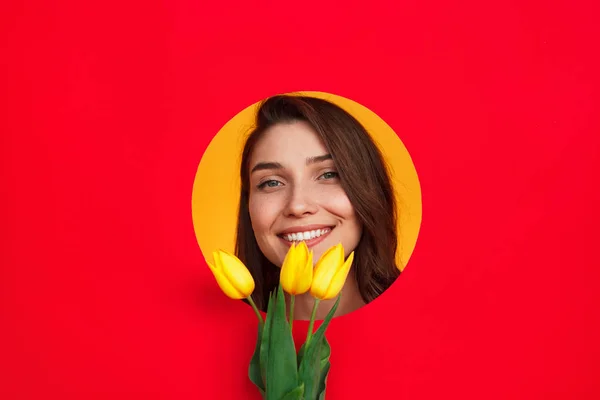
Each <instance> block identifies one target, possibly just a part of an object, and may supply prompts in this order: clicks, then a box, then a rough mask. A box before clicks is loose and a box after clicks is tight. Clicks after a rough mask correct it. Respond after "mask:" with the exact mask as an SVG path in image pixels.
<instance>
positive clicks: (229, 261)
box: [219, 250, 254, 298]
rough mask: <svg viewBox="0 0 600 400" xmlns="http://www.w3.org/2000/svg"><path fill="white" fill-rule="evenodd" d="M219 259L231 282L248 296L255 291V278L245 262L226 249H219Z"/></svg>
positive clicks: (224, 272)
mask: <svg viewBox="0 0 600 400" xmlns="http://www.w3.org/2000/svg"><path fill="white" fill-rule="evenodd" d="M219 260H220V261H221V263H222V271H223V274H224V275H225V276H226V277H227V279H228V280H229V282H231V284H232V285H233V286H235V288H236V289H237V290H238V291H239V292H240V293H242V294H244V295H245V296H244V297H243V298H246V297H248V296H250V295H251V294H252V292H253V291H254V279H253V278H252V274H250V271H248V268H246V266H245V265H244V263H243V262H242V261H241V260H240V259H239V258H237V257H236V256H234V255H233V254H230V253H228V252H226V251H223V250H219Z"/></svg>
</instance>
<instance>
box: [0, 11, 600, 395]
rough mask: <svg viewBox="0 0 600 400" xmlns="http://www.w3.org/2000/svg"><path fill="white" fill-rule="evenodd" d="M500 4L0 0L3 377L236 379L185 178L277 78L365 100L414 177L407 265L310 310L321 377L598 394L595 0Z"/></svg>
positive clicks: (214, 391)
mask: <svg viewBox="0 0 600 400" xmlns="http://www.w3.org/2000/svg"><path fill="white" fill-rule="evenodd" d="M498 3H499V4H488V2H480V1H471V2H465V1H460V2H456V1H453V2H449V1H448V2H444V1H431V0H430V1H419V2H417V1H404V2H397V1H389V2H383V1H378V0H371V1H364V2H363V1H354V2H352V1H345V2H329V3H327V4H325V3H320V2H317V1H307V2H301V3H297V2H275V1H252V2H250V1H247V2H242V1H238V2H224V1H221V2H213V3H208V2H204V1H169V2H122V1H119V2H110V1H109V2H97V3H96V4H89V3H88V2H69V3H67V2H62V1H59V2H38V3H33V2H11V4H3V5H2V9H3V11H2V13H1V15H2V16H1V17H0V18H1V24H0V30H1V33H2V43H3V45H2V64H1V65H2V69H3V73H2V78H1V82H2V86H1V89H0V93H2V94H1V96H2V99H3V100H2V107H1V111H0V113H1V114H0V115H1V119H0V121H1V122H0V124H1V126H0V129H1V131H2V135H1V138H2V142H1V149H0V156H1V158H0V162H1V165H2V169H1V171H2V175H1V176H2V182H1V183H2V195H1V208H0V210H1V211H0V213H1V223H0V224H1V228H0V232H1V234H2V238H1V239H2V240H1V243H2V245H1V249H2V251H1V255H0V257H1V260H0V262H1V269H0V271H1V275H0V299H1V321H0V322H1V333H0V334H1V335H2V337H3V338H2V341H1V342H0V343H1V344H0V359H1V360H2V361H1V362H0V365H1V366H2V369H3V371H2V372H1V373H0V398H2V399H5V400H14V399H54V398H57V399H58V398H60V399H63V400H67V399H90V400H92V399H112V400H114V399H121V398H122V399H258V398H259V396H258V393H257V391H256V390H255V388H254V387H253V386H252V384H251V383H250V382H249V380H248V379H247V375H246V374H247V365H248V361H249V358H250V356H251V353H252V351H253V345H254V340H255V336H254V335H255V328H256V322H255V317H254V315H253V314H252V312H251V311H250V309H249V308H247V306H246V305H244V304H242V303H239V302H234V301H232V300H229V299H227V298H225V296H223V295H222V294H221V293H220V292H219V290H218V288H217V286H216V284H215V282H214V280H213V278H212V276H211V275H210V272H209V270H208V269H207V267H206V265H205V264H204V261H203V259H202V255H201V253H200V250H199V248H198V245H197V243H196V239H195V236H194V230H193V227H192V219H191V206H190V202H191V190H192V183H193V180H194V176H195V173H196V168H197V166H198V163H199V161H200V158H201V156H202V153H203V150H204V149H205V148H206V146H207V145H208V143H209V141H210V140H211V137H212V136H213V135H214V134H215V133H216V132H217V131H218V130H219V129H220V128H221V127H222V125H223V124H225V123H226V122H227V121H228V120H229V118H231V117H232V116H234V115H235V114H236V113H237V112H238V111H240V110H241V109H243V108H244V107H246V106H248V105H250V104H252V103H254V102H255V101H258V100H260V99H262V98H264V97H266V96H269V95H273V94H276V93H281V92H288V91H296V90H318V91H325V92H331V93H335V94H338V95H341V96H345V97H348V98H350V99H353V100H355V101H357V102H359V103H361V104H363V105H365V106H367V107H369V108H370V109H371V110H373V111H374V112H375V113H377V114H378V115H379V116H381V117H382V118H383V119H384V120H386V122H388V123H389V124H390V125H391V126H392V128H393V129H395V130H396V132H398V133H399V135H400V136H401V138H402V140H403V141H404V143H405V145H406V146H407V148H408V150H409V151H410V152H411V154H412V157H413V160H414V162H415V165H416V167H417V171H418V173H419V176H420V180H421V185H422V190H423V213H424V214H423V224H422V229H421V234H420V237H419V241H418V243H417V248H416V250H415V252H414V254H413V257H412V259H411V261H410V263H409V265H408V267H407V268H406V270H405V272H404V274H403V275H402V276H401V278H400V279H399V280H398V282H397V284H396V285H394V287H393V288H392V289H390V290H389V291H387V292H386V293H385V294H384V295H383V296H381V297H380V298H379V299H378V300H377V301H375V302H374V303H373V304H371V305H369V306H368V307H366V308H363V309H362V310H360V311H358V312H355V313H353V314H351V315H349V316H346V317H342V318H339V319H335V320H334V322H333V323H332V325H331V327H330V330H329V331H328V332H329V333H328V337H329V340H330V342H331V344H332V348H333V354H332V356H331V362H332V365H333V366H332V370H331V374H330V378H329V389H328V397H327V398H328V400H340V399H344V400H346V399H396V398H398V399H443V398H460V399H465V400H466V399H482V398H485V399H597V398H600V380H599V377H600V340H599V338H600V313H599V312H598V304H599V302H598V297H599V294H598V293H599V289H600V284H599V282H600V272H599V270H600V268H599V267H600V257H598V254H597V252H596V251H594V250H593V247H594V246H595V245H597V242H598V239H599V238H600V235H599V234H598V226H599V222H600V218H599V216H600V212H599V211H598V204H599V201H600V191H599V189H598V182H600V179H599V171H600V168H599V161H598V156H599V150H600V134H599V132H600V124H599V118H598V105H599V104H598V94H599V92H598V89H599V85H598V83H599V82H598V81H599V79H598V71H599V70H600V65H599V62H598V60H597V53H598V33H599V32H598V23H597V21H598V9H597V8H598V6H597V5H595V4H594V3H596V4H597V2H594V1H589V2H573V1H570V2H568V1H556V2H542V1H538V2H533V1H528V2H523V1H514V2H498ZM214 195H215V196H219V193H214ZM296 327H297V328H298V329H299V332H300V331H302V329H304V330H305V329H306V325H305V324H304V325H303V324H297V325H296ZM299 335H301V333H299Z"/></svg>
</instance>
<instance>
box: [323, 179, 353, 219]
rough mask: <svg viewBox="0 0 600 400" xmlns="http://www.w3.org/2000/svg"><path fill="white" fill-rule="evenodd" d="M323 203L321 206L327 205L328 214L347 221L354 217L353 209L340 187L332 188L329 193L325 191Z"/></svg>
mask: <svg viewBox="0 0 600 400" xmlns="http://www.w3.org/2000/svg"><path fill="white" fill-rule="evenodd" d="M323 202H324V203H323V204H327V208H328V209H329V212H331V213H333V214H336V215H337V216H339V217H342V218H345V219H347V218H352V217H353V216H354V207H353V206H352V203H350V199H349V198H348V196H347V195H346V192H344V189H342V188H341V187H340V186H336V187H332V188H331V190H330V191H327V193H326V194H325V196H323Z"/></svg>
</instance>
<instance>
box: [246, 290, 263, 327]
mask: <svg viewBox="0 0 600 400" xmlns="http://www.w3.org/2000/svg"><path fill="white" fill-rule="evenodd" d="M247 299H248V302H249V303H250V305H251V306H252V308H253V309H254V313H255V314H256V317H257V318H258V320H259V321H260V323H261V324H264V323H265V321H263V319H262V315H260V311H258V307H256V304H255V303H254V300H252V296H251V295H250V296H248V297H247Z"/></svg>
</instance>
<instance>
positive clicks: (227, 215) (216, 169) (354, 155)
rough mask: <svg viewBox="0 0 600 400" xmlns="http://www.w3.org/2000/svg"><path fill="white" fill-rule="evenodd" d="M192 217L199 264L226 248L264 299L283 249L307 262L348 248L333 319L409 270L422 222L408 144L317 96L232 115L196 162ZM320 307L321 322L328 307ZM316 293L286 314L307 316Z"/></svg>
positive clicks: (283, 99)
mask: <svg viewBox="0 0 600 400" xmlns="http://www.w3.org/2000/svg"><path fill="white" fill-rule="evenodd" d="M192 219H193V223H194V230H195V233H196V238H197V240H198V244H199V246H200V248H201V250H202V252H203V253H204V256H205V258H206V260H207V261H210V260H211V258H212V257H211V255H212V253H213V251H215V250H217V249H224V250H226V251H228V252H231V253H235V254H236V255H237V256H238V257H239V258H240V259H241V260H242V261H243V262H244V264H245V265H246V266H247V267H248V269H249V270H250V272H251V273H252V276H253V278H254V280H255V282H256V289H255V290H254V293H253V295H252V298H253V300H254V302H255V303H256V304H257V305H258V306H259V307H260V308H261V309H262V310H263V311H266V307H267V300H268V296H269V293H270V292H272V291H274V290H275V289H276V288H277V285H278V284H279V276H280V268H281V266H282V264H283V260H284V258H285V255H286V254H287V252H288V249H289V248H290V246H291V245H292V243H296V244H298V243H300V242H304V243H305V244H306V245H307V247H308V248H310V249H311V250H312V252H313V262H314V263H315V264H316V262H317V261H318V260H319V257H320V256H321V255H322V254H323V253H324V252H325V251H326V250H327V249H329V248H331V247H332V246H335V245H337V244H341V245H342V246H343V249H344V253H345V254H344V256H345V257H348V256H349V255H350V253H352V252H353V251H354V258H353V262H352V266H351V269H350V273H349V275H348V278H347V279H346V283H345V286H344V287H343V289H342V297H341V302H340V304H339V307H338V309H337V312H336V314H335V315H336V316H340V315H344V314H348V313H350V312H352V311H354V310H356V309H359V308H361V307H362V306H364V305H365V304H368V303H370V302H371V301H373V300H374V299H375V298H377V297H378V296H380V295H381V294H382V293H383V292H384V291H385V290H387V289H388V288H389V287H390V286H391V285H392V283H393V282H394V281H395V280H396V279H397V277H398V276H399V274H400V273H401V271H403V269H404V267H405V266H406V265H407V263H408V260H409V258H410V256H411V254H412V252H413V250H414V248H415V245H416V240H417V237H418V233H419V229H420V224H421V188H420V184H419V180H418V177H417V173H416V170H415V168H414V165H413V163H412V159H411V157H410V154H409V153H408V151H407V149H406V148H405V147H404V145H403V143H402V141H401V140H400V138H399V137H398V135H396V133H395V132H394V131H393V130H392V129H391V128H390V126H388V125H387V124H386V123H385V122H384V121H383V120H382V119H381V118H379V117H378V116H377V115H376V114H374V113H373V112H372V111H370V110H368V109H367V108H365V107H363V106H361V105H360V104H358V103H356V102H353V101H351V100H349V99H345V98H343V97H340V96H335V95H332V94H328V93H322V92H304V93H293V94H288V95H278V96H273V97H271V98H268V99H266V100H264V101H261V102H259V103H255V104H253V105H251V106H249V107H247V108H245V109H244V110H242V111H240V112H239V113H238V114H237V115H236V116H235V117H234V118H232V119H231V120H230V121H229V122H228V123H227V124H225V125H224V126H223V128H221V130H220V131H219V132H218V133H217V135H216V136H215V137H214V138H213V140H212V141H211V143H210V145H209V146H208V147H207V149H206V151H205V152H204V154H203V156H202V160H201V162H200V164H199V166H198V171H197V173H196V177H195V180H194V187H193V191H192ZM334 301H335V299H333V300H332V301H330V300H324V301H322V302H321V303H320V304H319V308H318V310H317V314H316V316H317V318H318V319H322V318H323V317H324V316H325V314H326V313H327V312H328V311H329V310H330V309H331V306H332V305H333V302H334ZM313 302H314V298H313V297H312V296H310V294H309V293H306V294H304V295H298V296H296V298H295V302H294V319H297V320H308V319H309V318H310V314H311V311H312V307H313Z"/></svg>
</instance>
